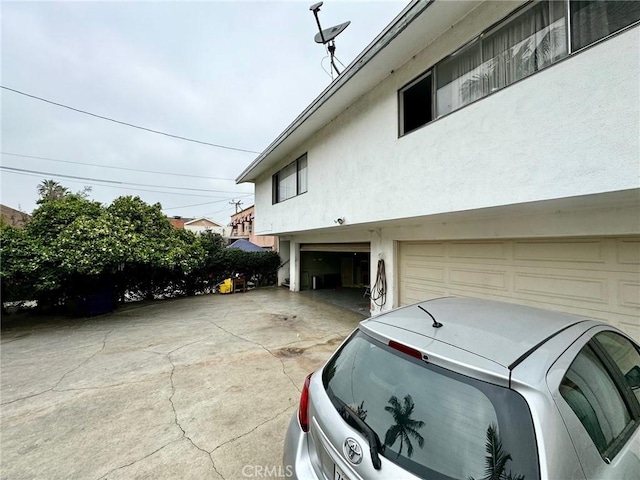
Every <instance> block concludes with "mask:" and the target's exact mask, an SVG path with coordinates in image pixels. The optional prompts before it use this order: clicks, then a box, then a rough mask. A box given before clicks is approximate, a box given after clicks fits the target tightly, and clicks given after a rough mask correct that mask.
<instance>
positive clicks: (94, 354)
mask: <svg viewBox="0 0 640 480" xmlns="http://www.w3.org/2000/svg"><path fill="white" fill-rule="evenodd" d="M113 330H114V329H113V328H112V329H111V330H109V331H108V332H107V333H106V334H105V336H104V338H103V339H102V347H101V348H100V350H98V351H97V352H95V353H93V354H91V355H90V356H89V357H87V358H86V359H85V360H84V361H83V362H81V363H80V364H79V365H78V366H77V367H75V368H72V369H71V370H69V371H68V372H67V373H65V374H64V375H62V377H60V380H58V382H57V383H56V384H55V385H54V386H53V387H51V390H52V391H53V390H55V389H56V388H57V387H58V385H60V384H61V383H62V381H63V380H64V378H65V377H66V376H67V375H69V374H71V373H73V372H75V371H76V370H78V369H80V368H81V367H82V366H83V365H85V364H87V363H88V362H89V360H91V359H92V358H93V357H95V356H96V355H98V354H99V353H100V352H102V351H103V350H104V349H105V347H106V346H107V338H109V335H111V333H112V332H113Z"/></svg>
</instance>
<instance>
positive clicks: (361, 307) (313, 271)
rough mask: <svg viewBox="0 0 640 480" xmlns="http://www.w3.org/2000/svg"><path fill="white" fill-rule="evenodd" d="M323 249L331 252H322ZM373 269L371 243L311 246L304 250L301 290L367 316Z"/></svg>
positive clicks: (302, 253)
mask: <svg viewBox="0 0 640 480" xmlns="http://www.w3.org/2000/svg"><path fill="white" fill-rule="evenodd" d="M305 247H306V248H305ZM323 247H324V248H327V249H328V248H331V251H326V250H325V251H323V250H321V249H322V248H323ZM369 269H370V253H369V244H343V245H335V244H334V245H324V246H321V245H317V246H316V245H314V246H311V245H309V246H302V248H301V249H300V289H301V291H303V292H305V293H306V294H308V295H310V296H313V297H314V298H317V299H318V300H323V301H326V302H329V303H333V304H336V305H340V306H342V307H345V308H348V309H350V310H353V311H356V312H358V313H360V314H362V315H365V316H368V315H369V307H370V300H369V296H368V293H369V291H368V287H369V286H370V270H369Z"/></svg>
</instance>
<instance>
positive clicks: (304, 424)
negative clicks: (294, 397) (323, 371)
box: [298, 373, 313, 432]
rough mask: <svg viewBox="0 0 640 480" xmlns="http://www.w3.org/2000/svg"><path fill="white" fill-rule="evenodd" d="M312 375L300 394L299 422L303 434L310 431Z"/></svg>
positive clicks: (307, 379)
mask: <svg viewBox="0 0 640 480" xmlns="http://www.w3.org/2000/svg"><path fill="white" fill-rule="evenodd" d="M311 375H313V373H310V374H309V375H307V378H305V379H304V387H302V393H301V394H300V406H299V407H298V421H299V422H300V428H302V431H303V432H308V431H309V383H311Z"/></svg>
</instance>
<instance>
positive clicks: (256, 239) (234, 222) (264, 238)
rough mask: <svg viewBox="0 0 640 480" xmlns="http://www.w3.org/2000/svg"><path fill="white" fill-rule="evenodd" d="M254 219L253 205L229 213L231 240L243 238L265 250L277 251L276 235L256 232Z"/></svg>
mask: <svg viewBox="0 0 640 480" xmlns="http://www.w3.org/2000/svg"><path fill="white" fill-rule="evenodd" d="M254 220H255V207H254V206H253V205H251V206H250V207H247V208H245V209H244V210H240V211H239V212H237V213H234V214H233V215H231V222H230V223H229V227H231V240H234V239H239V238H244V239H246V240H249V241H250V242H251V243H254V244H256V245H259V246H260V247H262V248H263V249H265V250H273V251H276V252H277V251H278V237H275V236H273V235H264V234H261V233H260V232H256V231H255V228H254Z"/></svg>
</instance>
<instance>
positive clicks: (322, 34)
mask: <svg viewBox="0 0 640 480" xmlns="http://www.w3.org/2000/svg"><path fill="white" fill-rule="evenodd" d="M321 6H322V2H318V3H314V4H313V5H311V7H309V10H311V11H312V12H313V16H314V17H315V19H316V23H317V24H318V33H316V36H315V37H313V39H314V40H315V42H316V43H321V44H323V45H327V44H329V45H327V50H328V51H329V55H330V56H331V78H333V71H334V70H335V71H336V73H337V74H338V75H340V71H339V70H338V67H336V63H335V61H334V58H335V52H336V42H335V38H336V37H337V36H338V35H340V34H341V33H342V32H343V31H344V29H345V28H347V27H348V26H349V24H350V23H351V22H344V23H341V24H340V25H336V26H335V27H331V28H325V29H324V30H323V29H322V27H321V26H320V19H319V18H318V12H319V11H320V7H321Z"/></svg>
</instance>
